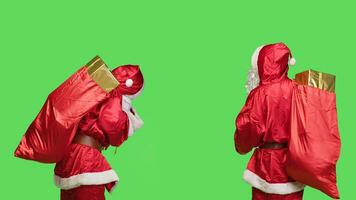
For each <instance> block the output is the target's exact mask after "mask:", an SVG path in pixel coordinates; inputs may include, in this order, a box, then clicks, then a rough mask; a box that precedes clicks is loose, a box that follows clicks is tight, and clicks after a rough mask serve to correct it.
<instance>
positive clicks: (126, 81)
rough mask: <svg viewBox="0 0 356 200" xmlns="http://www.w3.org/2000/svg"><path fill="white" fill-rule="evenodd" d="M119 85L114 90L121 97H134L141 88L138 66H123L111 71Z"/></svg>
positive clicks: (141, 79)
mask: <svg viewBox="0 0 356 200" xmlns="http://www.w3.org/2000/svg"><path fill="white" fill-rule="evenodd" d="M112 74H113V75H114V76H115V78H116V79H117V80H118V81H119V83H120V85H119V86H118V87H117V88H116V89H115V90H114V91H117V92H119V93H120V94H122V95H135V94H137V93H138V92H140V91H141V89H142V88H143V76H142V73H141V70H140V68H139V66H138V65H123V66H119V67H117V68H115V69H113V70H112Z"/></svg>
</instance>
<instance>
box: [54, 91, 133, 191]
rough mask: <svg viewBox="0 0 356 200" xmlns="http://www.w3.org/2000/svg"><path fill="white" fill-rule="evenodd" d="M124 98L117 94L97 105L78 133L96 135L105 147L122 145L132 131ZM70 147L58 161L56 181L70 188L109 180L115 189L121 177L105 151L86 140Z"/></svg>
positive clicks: (110, 188) (109, 185) (66, 188)
mask: <svg viewBox="0 0 356 200" xmlns="http://www.w3.org/2000/svg"><path fill="white" fill-rule="evenodd" d="M121 101H122V97H121V96H114V97H111V98H110V99H108V100H106V101H105V102H103V103H102V104H100V105H98V106H96V107H95V108H94V109H93V110H91V111H90V112H89V113H88V114H87V115H86V116H85V117H84V118H83V119H82V120H81V122H80V124H79V127H78V131H77V133H81V134H85V135H89V136H92V137H94V138H95V139H97V140H98V141H99V142H100V143H101V144H102V146H103V147H104V148H106V147H108V146H109V145H112V146H120V145H121V144H122V143H123V142H124V141H125V140H126V139H127V138H128V134H129V131H132V130H129V127H130V125H129V119H128V117H127V114H126V113H125V112H124V111H122V108H121V105H122V104H121ZM70 148H71V149H70V151H69V152H68V153H67V154H66V155H65V156H64V158H63V159H62V160H61V161H60V162H58V163H57V164H56V167H55V183H56V185H57V186H58V187H59V188H61V189H65V190H68V189H73V188H76V187H78V186H80V185H101V184H105V185H106V188H107V189H108V191H109V192H111V191H112V188H113V186H114V185H115V184H116V183H117V181H118V180H119V178H118V176H117V174H116V173H115V171H114V170H113V169H111V167H110V165H109V163H108V162H107V161H106V159H105V157H104V156H103V155H102V154H101V152H99V151H98V150H97V149H95V148H92V147H89V146H86V145H82V144H72V145H71V147H70Z"/></svg>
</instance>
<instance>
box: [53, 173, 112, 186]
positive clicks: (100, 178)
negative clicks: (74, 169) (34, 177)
mask: <svg viewBox="0 0 356 200" xmlns="http://www.w3.org/2000/svg"><path fill="white" fill-rule="evenodd" d="M114 181H116V182H118V181H119V177H118V176H117V174H116V173H115V171H114V170H112V169H110V170H107V171H102V172H90V173H83V174H77V175H74V176H70V177H68V178H62V177H60V176H57V175H54V182H55V184H56V186H57V187H59V188H61V189H63V190H70V189H73V188H76V187H79V186H81V185H102V184H106V183H111V182H114Z"/></svg>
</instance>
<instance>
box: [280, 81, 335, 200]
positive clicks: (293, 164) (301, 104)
mask: <svg viewBox="0 0 356 200" xmlns="http://www.w3.org/2000/svg"><path fill="white" fill-rule="evenodd" d="M291 115H292V116H291V137H290V141H289V147H288V148H289V152H288V156H287V173H288V175H289V176H291V177H292V178H293V179H295V180H296V181H299V182H301V183H304V184H306V185H308V186H311V187H313V188H316V189H318V190H320V191H322V192H324V193H325V194H327V195H329V196H330V197H332V198H339V192H338V189H337V185H336V162H337V160H338V158H339V154H340V146H341V143H340V136H339V130H338V122H337V113H336V97H335V93H333V92H329V91H325V90H322V89H318V88H315V87H311V86H307V85H298V84H297V85H296V86H295V89H294V91H293V96H292V109H291Z"/></svg>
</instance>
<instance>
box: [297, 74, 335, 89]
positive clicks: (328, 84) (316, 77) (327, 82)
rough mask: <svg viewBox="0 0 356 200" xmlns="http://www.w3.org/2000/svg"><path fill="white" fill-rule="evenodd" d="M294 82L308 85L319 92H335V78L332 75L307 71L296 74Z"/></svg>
mask: <svg viewBox="0 0 356 200" xmlns="http://www.w3.org/2000/svg"><path fill="white" fill-rule="evenodd" d="M295 81H296V82H297V83H298V84H301V85H309V86H312V87H316V88H319V89H321V90H326V91H329V92H335V76H334V75H332V74H327V73H323V72H318V71H315V70H312V69H309V70H307V71H304V72H301V73H299V74H296V75H295Z"/></svg>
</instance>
